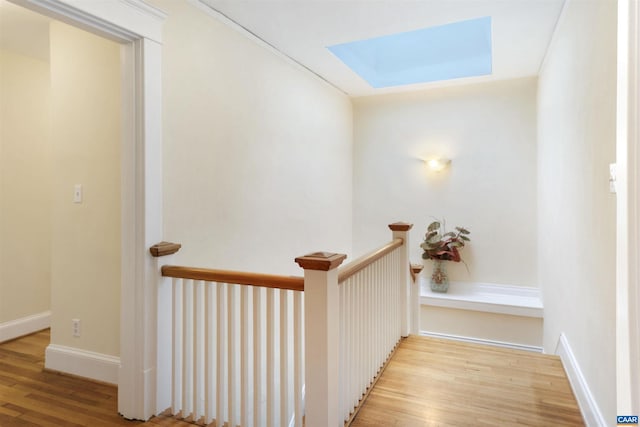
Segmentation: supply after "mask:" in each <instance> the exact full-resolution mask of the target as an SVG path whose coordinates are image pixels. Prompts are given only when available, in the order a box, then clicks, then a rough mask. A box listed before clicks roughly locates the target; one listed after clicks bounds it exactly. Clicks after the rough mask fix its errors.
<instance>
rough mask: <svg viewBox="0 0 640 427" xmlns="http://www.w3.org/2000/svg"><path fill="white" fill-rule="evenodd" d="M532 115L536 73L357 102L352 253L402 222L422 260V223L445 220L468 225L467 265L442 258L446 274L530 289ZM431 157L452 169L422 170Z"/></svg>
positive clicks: (533, 241) (532, 247)
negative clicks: (410, 225) (409, 224)
mask: <svg viewBox="0 0 640 427" xmlns="http://www.w3.org/2000/svg"><path fill="white" fill-rule="evenodd" d="M535 112H536V80H535V79H519V80H512V81H505V82H499V83H490V84H478V85H470V86H460V87H456V88H442V89H432V90H429V91H424V92H415V93H408V94H397V95H386V96H375V97H363V98H357V99H355V101H354V117H355V146H354V192H353V193H354V207H353V212H354V215H353V224H354V226H353V227H354V251H355V252H356V253H362V252H364V251H367V250H369V249H370V248H373V247H375V246H376V245H377V244H379V243H380V242H384V241H387V240H388V237H389V236H388V230H386V224H388V223H390V222H394V221H398V220H402V221H408V222H412V223H413V224H414V228H413V230H412V232H411V258H412V262H420V261H421V255H422V251H421V249H420V247H419V244H420V243H421V241H422V239H423V238H424V233H425V231H426V227H427V225H428V224H429V223H430V222H431V221H432V220H433V219H434V218H439V219H445V220H446V222H447V224H448V229H452V228H453V227H454V226H458V225H459V226H465V227H467V228H469V229H470V230H471V232H472V234H471V243H470V245H469V246H468V247H466V248H465V249H464V251H463V253H462V257H463V259H464V260H465V261H466V262H467V264H468V266H469V271H467V270H466V269H465V266H464V265H462V264H461V263H458V264H455V263H449V264H448V266H447V268H448V271H449V273H450V278H451V280H454V281H455V280H457V281H469V282H489V283H502V284H513V285H526V286H537V276H536V256H537V254H536V232H537V229H536V225H535V224H536V179H537V177H536V163H535V159H536V125H535V119H536V116H535ZM434 155H438V156H444V157H446V158H449V159H452V163H451V165H450V168H448V169H447V170H445V171H442V172H439V173H435V172H430V171H428V170H427V169H426V167H425V164H424V162H422V161H421V160H420V159H424V158H429V157H430V156H434ZM431 268H432V266H431V262H427V263H426V268H425V270H424V271H423V273H422V274H430V272H431Z"/></svg>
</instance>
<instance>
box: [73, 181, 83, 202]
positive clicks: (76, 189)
mask: <svg viewBox="0 0 640 427" xmlns="http://www.w3.org/2000/svg"><path fill="white" fill-rule="evenodd" d="M73 203H82V184H76V185H74V186H73Z"/></svg>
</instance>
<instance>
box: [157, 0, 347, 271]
mask: <svg viewBox="0 0 640 427" xmlns="http://www.w3.org/2000/svg"><path fill="white" fill-rule="evenodd" d="M151 3H153V5H155V6H157V7H159V8H161V9H163V10H165V11H166V12H167V13H168V18H167V20H166V22H165V24H164V34H163V40H164V44H163V53H162V55H163V69H162V72H163V97H164V100H163V122H164V135H163V138H164V148H163V153H164V177H165V178H164V183H163V185H164V203H165V208H164V221H165V238H166V239H168V240H170V241H175V242H179V243H182V245H183V248H182V249H181V251H180V252H179V253H178V254H177V256H176V262H179V263H181V264H185V265H194V266H201V267H214V268H223V269H236V270H248V271H258V272H271V273H280V274H296V275H302V270H301V269H300V268H299V267H298V266H297V265H296V264H295V263H294V261H293V259H294V258H295V257H296V256H300V255H303V254H306V253H309V252H312V251H317V250H329V251H335V252H345V253H349V254H350V253H351V191H352V188H351V141H352V114H351V103H350V101H349V99H348V98H347V97H346V96H345V95H344V94H342V93H340V92H339V91H337V90H335V89H334V88H333V87H331V86H329V85H328V84H326V83H324V82H323V81H321V80H320V79H318V78H316V77H315V76H313V75H311V74H310V73H308V72H306V71H302V70H301V69H300V68H299V67H297V66H294V65H292V64H290V63H289V62H287V61H285V60H283V59H282V58H281V57H279V56H277V55H275V54H274V53H272V52H271V51H269V49H266V48H265V47H263V46H260V45H259V44H257V43H256V42H255V41H253V40H250V39H248V38H247V37H246V36H245V35H243V34H241V33H239V32H237V31H235V30H233V29H231V28H229V27H228V26H226V25H224V24H222V23H221V22H220V21H218V20H217V19H215V18H212V17H211V16H209V15H207V14H205V13H204V12H202V11H201V10H200V9H198V8H196V7H194V6H192V5H191V4H189V3H187V2H176V1H173V0H152V1H151Z"/></svg>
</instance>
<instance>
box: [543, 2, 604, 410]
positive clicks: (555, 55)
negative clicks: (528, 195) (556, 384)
mask: <svg viewBox="0 0 640 427" xmlns="http://www.w3.org/2000/svg"><path fill="white" fill-rule="evenodd" d="M615 64H616V6H615V2H609V1H593V2H591V1H590V2H583V1H569V2H568V4H567V9H566V12H565V16H564V19H563V20H562V21H561V23H560V26H559V28H558V32H557V34H556V39H555V42H554V44H552V46H551V49H550V51H549V53H548V56H547V59H546V63H545V66H544V68H543V69H542V72H541V74H540V77H539V93H538V137H539V146H538V175H539V177H540V181H539V193H538V194H539V210H538V217H539V222H538V229H539V230H540V233H539V240H538V256H539V278H540V285H541V288H542V292H543V297H544V306H545V322H544V348H545V351H546V352H549V353H553V352H554V350H555V348H556V345H557V342H558V339H559V335H560V333H562V332H564V333H565V335H566V337H567V340H568V342H569V344H570V346H571V348H572V349H573V353H574V354H575V357H576V359H577V362H578V365H579V366H580V368H581V370H582V372H583V374H584V376H585V379H586V381H587V383H588V385H589V388H590V389H591V392H592V393H593V395H594V397H595V400H596V402H597V404H598V406H599V407H600V410H601V411H602V414H603V415H604V419H605V420H607V422H609V421H611V420H613V419H614V418H613V417H614V416H615V415H616V384H615V380H616V370H615V346H616V342H615V250H616V247H615V233H616V216H615V204H616V201H615V195H613V194H610V193H609V188H608V167H609V166H608V165H609V163H611V162H614V161H615V136H616V135H615V94H616V68H615V67H616V66H615Z"/></svg>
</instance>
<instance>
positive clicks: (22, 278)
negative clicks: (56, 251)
mask: <svg viewBox="0 0 640 427" xmlns="http://www.w3.org/2000/svg"><path fill="white" fill-rule="evenodd" d="M49 131H50V110H49V64H48V63H47V62H45V61H42V60H39V59H35V58H32V57H28V56H24V55H21V54H18V53H15V52H11V51H8V50H0V323H2V322H6V321H9V320H16V319H20V318H22V317H26V316H30V315H33V314H38V313H42V312H44V311H46V310H48V309H49V300H50V292H49V290H50V286H49V285H50V256H51V253H50V252H51V251H50V245H51V223H50V217H51V199H50V196H49V193H50V191H49V190H50V187H49V183H50V173H51V167H50V160H51V144H50V140H49Z"/></svg>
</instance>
